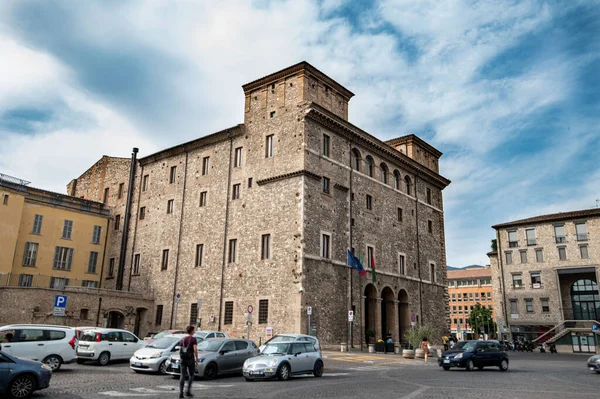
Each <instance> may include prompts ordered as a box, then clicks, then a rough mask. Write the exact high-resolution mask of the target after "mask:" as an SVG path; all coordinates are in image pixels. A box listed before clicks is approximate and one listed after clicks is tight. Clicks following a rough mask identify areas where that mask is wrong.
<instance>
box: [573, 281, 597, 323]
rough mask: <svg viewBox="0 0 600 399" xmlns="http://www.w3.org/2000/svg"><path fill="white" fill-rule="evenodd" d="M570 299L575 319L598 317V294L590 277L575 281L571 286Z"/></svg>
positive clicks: (595, 318)
mask: <svg viewBox="0 0 600 399" xmlns="http://www.w3.org/2000/svg"><path fill="white" fill-rule="evenodd" d="M571 301H572V302H573V318H574V319H575V320H599V319H600V296H599V295H598V284H596V282H595V281H593V280H591V279H581V280H577V281H575V282H574V283H573V285H572V286H571Z"/></svg>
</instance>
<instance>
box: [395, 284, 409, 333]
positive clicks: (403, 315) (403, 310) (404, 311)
mask: <svg viewBox="0 0 600 399" xmlns="http://www.w3.org/2000/svg"><path fill="white" fill-rule="evenodd" d="M409 329H410V309H409V307H408V294H407V293H406V291H405V290H400V292H399V293H398V336H399V337H400V342H404V341H405V339H404V334H406V332H407V331H408V330H409Z"/></svg>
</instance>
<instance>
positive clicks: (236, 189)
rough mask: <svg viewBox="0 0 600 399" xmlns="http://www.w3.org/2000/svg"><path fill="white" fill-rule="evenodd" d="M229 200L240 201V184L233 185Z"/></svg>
mask: <svg viewBox="0 0 600 399" xmlns="http://www.w3.org/2000/svg"><path fill="white" fill-rule="evenodd" d="M231 199H232V200H236V199H240V184H239V183H238V184H234V185H233V191H232V194H231Z"/></svg>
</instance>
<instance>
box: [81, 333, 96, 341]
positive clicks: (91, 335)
mask: <svg viewBox="0 0 600 399" xmlns="http://www.w3.org/2000/svg"><path fill="white" fill-rule="evenodd" d="M79 340H80V341H95V340H96V333H95V332H91V331H86V332H84V333H83V334H82V335H81V338H80V339H79Z"/></svg>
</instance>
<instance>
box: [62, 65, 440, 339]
mask: <svg viewBox="0 0 600 399" xmlns="http://www.w3.org/2000/svg"><path fill="white" fill-rule="evenodd" d="M243 88H244V93H245V108H244V111H245V114H244V124H243V125H238V126H235V127H232V128H230V129H226V130H224V131H221V132H218V133H215V134H212V135H210V136H206V137H203V138H200V139H197V140H193V141H191V142H188V143H184V144H182V145H179V146H176V147H173V148H169V149H166V150H163V151H161V152H159V153H156V154H153V155H150V156H147V157H144V158H141V159H140V160H139V163H138V164H137V165H136V170H135V184H134V187H133V196H132V206H131V209H132V212H131V215H132V220H131V223H130V226H129V228H130V230H129V240H128V243H127V252H126V254H127V255H126V260H125V264H126V268H125V276H124V280H125V284H124V289H130V290H131V291H134V292H147V293H149V294H151V295H153V297H154V299H155V308H154V312H153V313H154V319H155V320H154V321H155V328H156V329H159V328H168V327H171V326H175V325H177V326H183V325H186V324H188V323H190V322H193V321H194V320H193V319H194V316H196V313H195V311H194V310H193V309H194V306H196V304H197V303H198V299H201V300H202V306H201V309H200V311H199V313H198V314H197V316H198V317H199V318H200V319H201V323H202V328H211V329H212V328H214V329H221V330H224V331H228V332H229V333H231V334H233V335H236V336H243V335H247V334H248V329H247V326H246V321H247V320H248V315H247V308H248V305H252V306H253V307H254V309H256V311H255V312H254V313H253V315H252V319H253V326H252V329H251V330H250V338H251V339H254V340H256V341H259V340H263V339H264V338H265V335H266V331H265V329H266V327H272V328H273V330H274V333H277V332H307V331H308V330H309V326H308V318H307V315H306V309H307V307H308V306H311V307H312V308H313V314H312V320H311V324H313V325H312V326H311V330H312V332H313V333H316V334H317V335H318V337H319V338H320V339H321V340H322V341H323V342H324V343H325V344H333V343H339V342H341V341H344V340H346V339H347V337H346V325H347V312H348V310H350V309H354V310H355V314H356V316H355V317H356V319H355V328H354V334H353V338H354V341H353V343H355V344H359V343H360V342H361V339H362V341H363V342H364V341H365V339H366V337H365V336H364V334H363V332H364V331H365V329H366V328H368V327H369V328H371V329H374V330H376V331H377V333H378V334H379V335H381V336H383V335H384V334H385V332H384V330H391V331H392V332H393V334H394V337H395V338H396V339H397V340H399V339H400V335H401V334H402V331H405V330H406V328H408V327H407V326H410V314H411V313H414V314H415V315H416V316H417V317H418V318H419V321H420V322H422V323H427V324H434V325H435V326H437V327H438V329H439V332H440V333H441V332H442V331H445V330H446V329H447V323H446V321H447V307H446V306H445V304H446V295H447V293H446V268H445V264H446V260H445V246H444V219H443V199H442V190H443V188H445V187H446V186H447V185H448V184H449V181H448V180H447V179H445V178H443V177H442V176H440V175H439V174H438V173H437V169H435V168H431V167H428V166H425V165H423V164H422V163H420V162H417V161H415V160H413V159H411V158H410V157H409V156H407V155H405V154H403V153H402V152H401V151H399V150H397V149H395V148H394V147H393V146H391V145H389V144H386V143H384V142H381V141H380V140H378V139H376V138H375V137H373V136H371V135H369V134H368V133H366V132H364V131H362V130H360V129H359V128H357V127H356V126H354V125H352V124H350V123H349V122H348V121H347V117H348V115H347V112H348V111H347V110H348V101H349V99H350V98H351V97H352V95H353V94H352V93H351V92H349V91H348V90H347V89H345V88H344V87H342V86H341V85H339V84H338V83H336V82H335V81H333V80H332V79H331V78H329V77H327V76H326V75H324V74H323V73H322V72H320V71H318V70H317V69H316V68H314V67H312V66H310V65H309V64H307V63H300V64H297V65H294V66H292V67H290V68H287V69H285V70H283V71H280V72H277V73H275V74H272V75H269V76H267V77H264V78H261V79H259V80H257V81H254V82H251V83H249V84H247V85H244V86H243ZM323 135H326V136H328V137H329V142H328V143H329V145H328V153H324V149H323V148H324V145H323V140H324V137H323ZM406 137H411V143H416V144H414V145H415V146H421V147H419V148H425V147H427V146H428V145H427V144H426V143H425V142H422V140H420V139H417V138H415V136H406ZM412 138H414V139H412ZM415 148H416V147H415ZM352 150H354V153H355V154H356V153H359V154H360V156H359V157H358V163H357V166H358V169H359V170H354V169H352V168H351V167H350V164H351V162H350V160H351V151H352ZM429 151H430V153H431V154H433V155H435V156H436V157H438V158H439V156H441V153H439V152H438V151H437V150H435V149H433V147H431V148H430V149H429ZM240 154H241V158H240ZM433 155H432V156H433ZM206 159H208V161H206ZM371 160H372V162H373V169H372V173H370V174H371V176H370V175H369V173H367V171H366V169H365V162H367V161H371ZM207 162H208V163H207ZM428 162H431V161H428ZM432 164H433V162H431V163H430V165H432ZM436 165H437V158H436ZM114 169H115V172H114V175H115V177H114V178H112V180H111V183H107V181H106V177H105V182H104V183H99V182H97V181H96V180H95V179H94V178H93V177H92V175H90V174H88V172H86V174H84V175H83V176H82V177H80V178H78V179H77V183H76V184H75V185H74V186H75V195H77V196H79V195H81V196H84V197H86V196H87V195H96V197H95V199H96V200H98V199H99V198H98V197H97V195H99V193H101V192H103V190H95V191H93V192H91V194H90V192H89V191H80V188H82V187H83V188H85V187H95V186H98V185H100V186H102V184H105V185H106V187H110V190H111V191H112V190H114V184H118V182H121V181H125V183H126V182H127V175H128V173H129V172H128V170H125V168H123V169H120V168H119V167H118V166H117V165H115V166H114ZM383 171H386V174H385V176H386V178H385V179H384V173H383ZM394 171H395V172H396V176H397V177H398V181H397V182H396V180H395V179H394ZM109 175H110V176H112V175H113V173H112V171H111V166H110V165H109V166H108V169H107V172H106V174H105V176H109ZM405 178H406V179H407V180H405ZM325 179H328V180H327V181H328V183H329V184H328V187H329V190H328V192H324V189H323V187H324V184H325V183H324V180H325ZM82 180H85V183H83V182H82ZM384 180H386V181H385V182H384ZM405 181H407V182H408V183H407V184H408V187H409V188H408V189H407V188H406V183H405ZM107 184H111V185H110V186H108V185H107ZM71 186H73V184H72V185H71ZM83 188H82V190H83ZM367 195H369V196H370V197H371V205H372V206H371V208H372V209H366V196H367ZM86 198H87V197H86ZM171 201H172V202H171ZM108 205H109V206H110V205H111V204H110V203H109V204H108ZM118 206H121V204H120V203H119V204H118ZM142 208H143V211H142ZM399 208H401V209H402V220H401V221H400V220H399V211H398V209H399ZM117 212H122V210H115V213H117ZM142 212H143V218H141V215H142ZM111 233H112V235H113V237H111V244H112V245H115V243H117V242H119V243H120V235H121V234H122V231H121V230H111ZM323 234H328V235H329V236H330V250H329V252H328V253H327V254H325V255H326V256H323V255H324V254H323ZM267 239H268V245H267V247H268V254H265V253H264V252H265V250H263V244H264V243H266V241H265V240H267ZM234 240H235V241H234ZM234 242H235V259H231V258H232V255H231V254H230V252H231V248H232V245H233V243H234ZM199 245H201V248H202V252H201V256H200V257H199V256H198V255H199V252H198V248H199ZM367 246H369V247H371V248H373V251H374V257H375V262H376V270H377V283H376V284H372V283H369V281H368V280H365V279H364V278H359V277H358V275H357V274H356V272H351V269H350V268H349V267H348V266H347V265H346V248H351V247H352V248H355V251H356V253H357V254H358V252H359V251H361V252H363V253H365V254H366V253H367ZM119 250H120V248H118V247H113V248H111V249H110V252H109V253H110V255H109V256H110V257H118V256H119ZM167 250H168V260H166V254H167V252H166V251H167ZM400 253H402V254H403V256H404V257H405V258H404V259H405V267H404V270H403V271H402V273H401V271H400V270H399V254H400ZM199 258H200V260H199ZM137 259H139V268H137V267H136V261H137ZM431 271H433V273H434V276H433V277H432V276H431V275H430V274H431ZM104 278H105V280H106V279H108V281H107V282H106V286H107V287H108V286H109V285H110V284H112V283H111V282H110V278H111V276H109V275H106V274H105V276H104ZM369 279H370V277H369ZM178 293H179V294H180V299H179V300H178V301H176V300H175V298H176V294H178ZM161 309H162V310H161ZM363 309H364V311H363ZM369 309H370V310H369ZM161 311H162V317H158V318H157V312H161ZM175 312H176V313H177V314H176V315H175ZM367 313H368V314H369V316H368V317H367V315H366V314H367ZM382 314H383V315H384V317H383V318H382ZM157 319H161V320H157ZM442 320H443V321H442Z"/></svg>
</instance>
